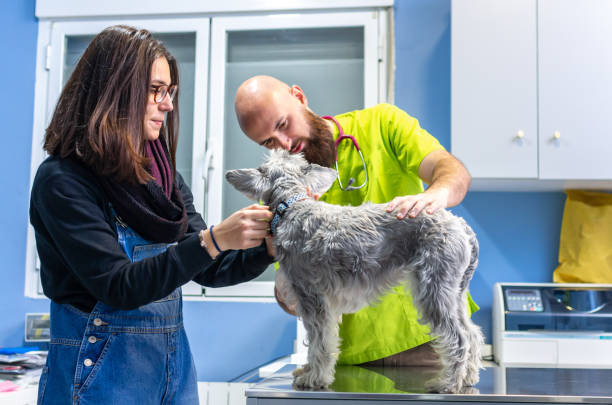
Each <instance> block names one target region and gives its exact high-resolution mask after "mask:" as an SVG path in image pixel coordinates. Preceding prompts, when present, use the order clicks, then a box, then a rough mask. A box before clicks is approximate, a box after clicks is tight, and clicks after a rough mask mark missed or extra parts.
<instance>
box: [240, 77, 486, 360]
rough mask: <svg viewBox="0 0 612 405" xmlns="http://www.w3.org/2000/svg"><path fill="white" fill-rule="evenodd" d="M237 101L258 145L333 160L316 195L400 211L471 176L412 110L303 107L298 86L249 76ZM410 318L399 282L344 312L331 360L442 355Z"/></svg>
mask: <svg viewBox="0 0 612 405" xmlns="http://www.w3.org/2000/svg"><path fill="white" fill-rule="evenodd" d="M235 109H236V115H237V118H238V122H239V124H240V128H241V129H242V131H243V132H244V133H245V134H246V135H247V137H249V138H250V139H251V140H253V141H255V142H257V143H258V144H259V145H261V146H264V147H266V148H268V149H276V148H283V149H285V150H288V151H289V152H291V153H300V152H301V153H303V154H304V157H305V158H306V160H308V161H309V162H310V163H317V164H319V165H322V166H326V167H333V168H336V170H338V181H336V182H335V183H334V184H333V185H332V187H331V188H330V189H329V190H328V191H327V192H326V193H325V194H323V195H322V196H320V200H322V201H326V202H327V203H331V204H338V205H353V206H356V205H360V204H362V203H364V202H366V201H369V202H372V203H388V204H387V212H395V213H396V214H397V218H398V219H403V218H404V217H405V216H406V215H408V216H409V217H415V216H417V215H418V214H419V213H420V212H421V211H422V210H425V212H426V213H427V214H432V213H433V212H435V211H436V210H438V209H440V208H447V207H453V206H455V205H457V204H459V203H461V201H462V200H463V198H464V197H465V194H466V192H467V190H468V187H469V185H470V180H471V177H470V175H469V173H468V172H467V170H466V168H465V167H464V166H463V164H461V162H459V161H458V160H457V159H456V158H455V157H453V156H452V155H451V154H450V153H448V152H447V151H446V150H445V149H444V147H443V146H442V145H440V143H439V142H438V140H437V139H436V138H434V137H433V136H432V135H430V134H429V133H428V132H427V131H426V130H425V129H423V128H421V127H420V125H419V122H418V121H417V120H416V119H415V118H413V117H411V116H409V115H408V114H407V113H405V112H404V111H402V110H401V109H399V108H397V107H395V106H392V105H389V104H379V105H376V106H374V107H371V108H366V109H364V110H359V111H351V112H347V113H344V114H340V115H336V116H335V117H328V116H326V117H321V116H318V115H317V114H315V113H314V112H313V111H312V110H310V109H309V108H308V99H307V98H306V94H305V93H304V91H303V90H302V89H301V88H300V87H299V86H297V85H292V86H289V85H287V84H286V83H284V82H282V81H280V80H278V79H276V78H274V77H270V76H254V77H252V78H250V79H248V80H246V81H245V82H244V83H242V84H241V85H240V87H239V88H238V90H237V92H236V98H235ZM343 134H345V135H351V136H352V138H353V139H354V141H353V139H351V137H342V136H341V135H343ZM338 138H340V141H339V142H336V141H337V140H338ZM423 182H425V183H427V184H428V185H429V186H428V187H427V189H426V190H425V189H424V186H423ZM276 296H277V300H279V304H280V305H281V306H282V307H283V309H285V310H286V311H288V312H289V313H292V314H293V315H295V312H294V310H293V309H291V308H287V307H286V306H285V305H284V304H283V303H282V300H281V299H279V294H278V293H277V294H276ZM466 305H468V306H469V309H470V313H472V312H474V311H475V310H477V309H478V306H477V305H476V304H475V303H474V302H473V301H472V299H471V297H470V296H469V295H468V303H467V304H466ZM417 319H418V314H417V310H416V308H415V307H414V305H413V303H412V297H411V296H410V293H409V292H408V291H407V290H405V289H404V288H403V287H402V286H398V287H396V288H394V289H393V290H392V291H391V292H390V293H389V294H387V295H386V296H384V297H382V298H381V300H380V302H378V303H376V304H374V305H372V306H369V307H365V308H363V309H361V310H360V311H358V312H356V313H353V314H345V315H343V318H342V323H341V324H340V337H341V339H342V343H341V347H340V350H341V352H340V354H339V357H338V364H367V365H382V366H436V365H439V359H438V357H437V355H436V354H435V352H434V351H433V349H432V348H431V345H430V344H429V342H430V340H431V338H430V336H429V327H428V326H426V325H421V324H419V323H418V322H417Z"/></svg>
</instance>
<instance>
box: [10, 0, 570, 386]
mask: <svg viewBox="0 0 612 405" xmlns="http://www.w3.org/2000/svg"><path fill="white" fill-rule="evenodd" d="M3 11H4V16H5V17H4V24H3V25H2V26H0V30H1V31H0V33H1V35H0V38H1V39H0V40H1V41H2V48H1V49H2V50H3V51H4V54H5V55H7V56H8V57H7V61H6V62H5V63H3V64H2V77H3V78H4V81H3V85H4V86H5V87H4V91H3V92H2V97H1V98H0V103H1V106H2V111H4V112H5V123H4V127H5V129H4V131H3V135H2V139H3V143H4V145H5V151H8V152H7V153H5V154H4V157H3V159H0V173H2V176H1V178H2V183H1V186H2V191H3V194H4V198H2V200H1V202H0V227H1V229H2V233H1V234H0V255H1V257H2V259H3V260H2V262H3V263H4V264H3V265H2V266H3V267H2V270H1V271H0V274H1V275H2V281H1V282H0V308H2V309H3V311H2V314H1V315H0V347H2V346H17V345H22V344H23V328H24V314H25V313H26V312H47V311H48V301H46V300H31V299H26V298H24V296H23V292H24V282H25V280H24V266H25V246H26V225H27V221H28V216H27V215H28V212H27V207H28V192H29V191H28V189H29V179H30V173H29V172H30V154H31V142H32V119H33V105H34V77H35V74H34V70H35V63H36V60H35V59H36V37H37V22H36V19H35V17H34V0H23V1H17V2H6V3H5V4H3ZM395 13H396V14H395V29H396V104H397V105H398V106H399V107H401V108H403V109H404V110H406V111H407V112H408V113H409V114H411V115H413V116H415V117H417V118H419V120H420V122H421V125H422V126H423V127H424V128H427V129H428V130H429V131H430V132H431V133H432V134H433V135H435V136H436V137H438V138H439V139H440V141H441V142H442V144H444V145H445V146H446V147H447V148H448V147H450V0H396V6H395ZM475 147H477V145H475ZM563 204H564V196H563V194H562V193H485V192H472V193H469V194H468V196H467V198H466V199H465V200H464V202H463V203H462V204H461V205H460V206H459V207H457V208H455V209H454V212H455V213H457V214H458V215H461V216H464V217H465V218H466V219H467V221H468V222H469V223H470V224H471V225H472V227H473V228H474V230H475V231H476V233H477V235H478V238H479V241H480V249H481V250H480V265H479V268H478V270H477V273H476V274H475V276H474V280H473V281H472V286H471V292H472V295H473V296H474V299H475V300H476V302H478V303H479V304H480V306H481V310H480V311H479V312H477V313H476V314H475V315H474V319H475V321H476V322H477V323H478V324H479V325H481V326H483V328H484V330H485V333H486V335H487V342H488V343H490V342H491V330H490V329H491V288H492V285H493V283H494V282H496V281H529V282H542V281H550V280H551V278H552V271H553V269H554V268H555V267H556V264H557V254H558V245H559V232H560V228H561V216H562V210H563ZM185 324H186V328H187V332H188V334H189V338H190V341H191V345H192V351H193V353H194V357H195V361H196V367H197V371H198V376H199V379H200V380H201V381H229V380H231V379H234V378H236V377H238V376H239V375H241V374H244V373H246V372H247V371H249V370H251V369H253V368H255V367H257V366H259V365H261V364H262V363H266V362H268V361H271V360H273V359H275V358H277V357H280V356H283V355H285V354H288V353H290V352H291V351H292V350H293V340H294V339H295V321H294V320H293V319H292V318H291V317H289V316H287V315H285V314H284V313H283V312H282V311H281V310H280V309H279V308H278V307H277V306H276V305H275V304H254V303H222V302H206V303H202V302H185Z"/></svg>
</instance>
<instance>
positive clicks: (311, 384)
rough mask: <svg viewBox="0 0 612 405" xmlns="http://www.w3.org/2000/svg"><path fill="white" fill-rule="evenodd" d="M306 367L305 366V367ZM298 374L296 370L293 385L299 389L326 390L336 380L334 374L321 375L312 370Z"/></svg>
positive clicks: (302, 370)
mask: <svg viewBox="0 0 612 405" xmlns="http://www.w3.org/2000/svg"><path fill="white" fill-rule="evenodd" d="M304 368H305V367H304ZM304 368H302V369H299V370H301V371H300V372H298V373H297V374H296V373H295V371H297V370H295V371H294V374H293V375H294V379H293V387H294V388H295V389H298V390H325V389H327V388H328V387H329V386H330V385H331V383H332V382H333V381H334V378H333V376H324V375H319V374H317V373H315V372H313V371H312V370H304Z"/></svg>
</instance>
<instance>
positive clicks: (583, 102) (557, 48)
mask: <svg viewBox="0 0 612 405" xmlns="http://www.w3.org/2000/svg"><path fill="white" fill-rule="evenodd" d="M611 20H612V3H611V2H609V1H606V0H590V1H587V2H584V1H578V0H453V3H452V36H451V38H452V57H451V59H452V85H451V131H452V134H451V143H452V152H453V153H454V154H455V155H456V156H457V157H458V158H459V159H461V160H462V161H463V162H464V163H465V164H466V166H467V168H468V170H469V171H470V173H471V174H472V176H473V179H474V181H473V184H474V189H485V190H504V189H516V190H560V189H563V188H604V189H606V188H612V164H610V158H609V157H608V155H609V150H610V149H611V147H612V137H611V135H612V114H610V110H611V107H612V102H611V101H610V94H612V75H610V72H611V71H612V25H611V24H610V23H609V21H611Z"/></svg>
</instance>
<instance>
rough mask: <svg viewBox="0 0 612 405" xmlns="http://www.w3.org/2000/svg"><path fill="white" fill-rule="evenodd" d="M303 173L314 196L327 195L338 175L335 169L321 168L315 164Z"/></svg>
mask: <svg viewBox="0 0 612 405" xmlns="http://www.w3.org/2000/svg"><path fill="white" fill-rule="evenodd" d="M303 171H304V175H305V176H306V182H307V183H308V187H310V191H312V193H313V194H323V193H325V192H326V191H327V190H328V189H329V188H330V187H331V186H332V184H334V181H336V176H337V174H338V173H337V172H336V171H335V170H334V169H330V168H329V167H323V166H319V165H318V164H315V163H311V164H309V165H308V166H306V167H305V168H304V169H303Z"/></svg>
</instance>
